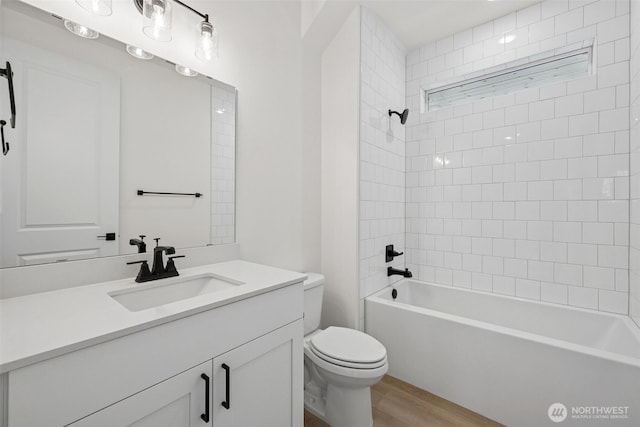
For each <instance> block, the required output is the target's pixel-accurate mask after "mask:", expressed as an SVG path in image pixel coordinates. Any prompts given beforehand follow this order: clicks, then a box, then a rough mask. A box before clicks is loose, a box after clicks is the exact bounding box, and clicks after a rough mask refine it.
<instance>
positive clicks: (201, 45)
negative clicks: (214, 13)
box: [133, 0, 218, 61]
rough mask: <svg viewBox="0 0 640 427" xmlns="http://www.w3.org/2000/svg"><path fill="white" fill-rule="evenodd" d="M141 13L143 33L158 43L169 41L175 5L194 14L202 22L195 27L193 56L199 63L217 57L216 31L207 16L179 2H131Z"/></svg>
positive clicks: (168, 0) (163, 0)
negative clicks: (173, 4)
mask: <svg viewBox="0 0 640 427" xmlns="http://www.w3.org/2000/svg"><path fill="white" fill-rule="evenodd" d="M133 2H134V4H135V5H136V7H137V9H138V11H139V12H140V13H142V18H143V24H142V30H143V32H144V33H145V34H146V35H147V36H148V37H150V38H152V39H154V40H158V41H170V40H171V26H172V23H171V17H172V14H171V9H172V3H176V4H178V5H180V6H182V7H184V8H185V9H188V10H190V11H191V12H193V13H195V14H196V15H198V16H199V17H201V18H202V19H203V20H202V21H201V22H199V23H198V26H197V27H196V32H195V33H196V40H195V45H196V48H195V56H196V58H198V59H199V60H201V61H210V60H211V59H213V58H214V57H215V58H217V56H218V30H217V29H216V28H214V27H213V25H211V23H210V22H209V15H207V14H204V13H200V12H198V11H197V10H196V9H194V8H192V7H191V6H189V5H187V4H185V3H183V2H182V1H180V0H133Z"/></svg>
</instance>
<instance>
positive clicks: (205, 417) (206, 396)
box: [200, 374, 209, 423]
mask: <svg viewBox="0 0 640 427" xmlns="http://www.w3.org/2000/svg"><path fill="white" fill-rule="evenodd" d="M200 378H202V379H203V380H204V414H202V415H200V418H202V421H204V422H205V423H208V422H209V376H208V375H207V374H202V375H200Z"/></svg>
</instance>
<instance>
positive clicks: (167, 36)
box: [136, 0, 172, 42]
mask: <svg viewBox="0 0 640 427" xmlns="http://www.w3.org/2000/svg"><path fill="white" fill-rule="evenodd" d="M136 4H137V2H136ZM171 12H172V5H171V2H170V1H169V0H143V4H142V32H143V33H145V34H146V35H147V37H150V38H152V39H153V40H157V41H160V42H168V41H171V21H172V19H171Z"/></svg>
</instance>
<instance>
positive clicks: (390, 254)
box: [384, 245, 404, 262]
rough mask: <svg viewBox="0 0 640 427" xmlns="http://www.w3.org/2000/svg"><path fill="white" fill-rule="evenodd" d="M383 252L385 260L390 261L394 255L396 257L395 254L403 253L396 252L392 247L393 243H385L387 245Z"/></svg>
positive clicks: (400, 253)
mask: <svg viewBox="0 0 640 427" xmlns="http://www.w3.org/2000/svg"><path fill="white" fill-rule="evenodd" d="M384 253H385V257H384V259H385V262H391V261H393V259H394V258H395V257H397V256H400V255H403V254H404V252H396V251H395V250H394V249H393V245H387V246H385V251H384Z"/></svg>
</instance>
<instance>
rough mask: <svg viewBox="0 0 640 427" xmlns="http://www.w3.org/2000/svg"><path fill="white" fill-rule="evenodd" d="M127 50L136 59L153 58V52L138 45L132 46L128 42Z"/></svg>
mask: <svg viewBox="0 0 640 427" xmlns="http://www.w3.org/2000/svg"><path fill="white" fill-rule="evenodd" d="M127 52H128V53H129V55H131V56H133V57H134V58H138V59H153V54H151V53H149V52H147V51H146V50H142V49H140V48H139V47H136V46H132V45H130V44H128V45H127Z"/></svg>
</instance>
